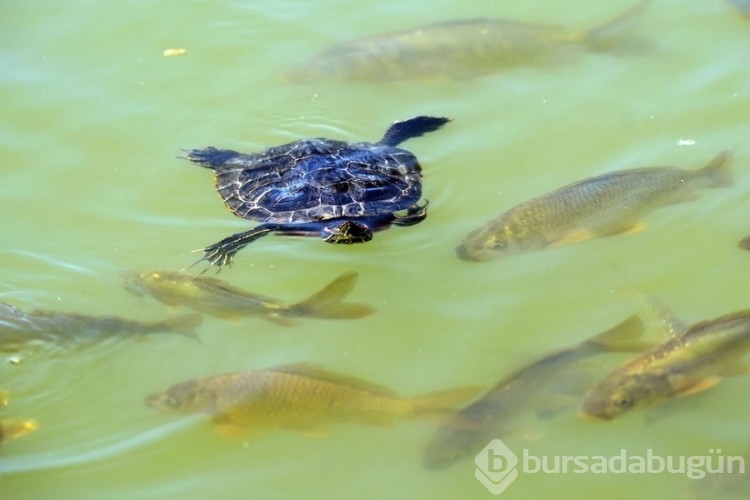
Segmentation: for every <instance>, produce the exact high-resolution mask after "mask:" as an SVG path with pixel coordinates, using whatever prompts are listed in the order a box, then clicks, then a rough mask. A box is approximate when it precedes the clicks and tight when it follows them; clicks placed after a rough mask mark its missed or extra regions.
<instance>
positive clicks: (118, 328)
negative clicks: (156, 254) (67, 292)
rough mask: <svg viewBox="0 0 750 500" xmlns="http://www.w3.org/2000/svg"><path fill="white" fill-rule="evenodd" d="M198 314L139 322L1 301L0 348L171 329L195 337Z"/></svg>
mask: <svg viewBox="0 0 750 500" xmlns="http://www.w3.org/2000/svg"><path fill="white" fill-rule="evenodd" d="M201 321H202V317H201V315H200V314H186V315H183V316H176V317H174V318H169V319H165V320H162V321H153V322H141V321H134V320H127V319H123V318H119V317H117V316H89V315H85V314H72V313H64V312H59V311H31V312H24V311H22V310H21V309H19V308H18V307H15V306H12V305H10V304H6V303H4V302H0V351H6V352H11V351H17V350H19V349H21V348H22V347H24V346H25V345H27V344H30V343H32V342H43V343H50V344H57V345H61V344H75V345H86V344H90V343H93V342H98V341H102V340H105V339H108V338H117V337H126V336H138V335H146V334H150V333H157V332H170V333H177V334H180V335H185V336H187V337H191V338H195V339H197V338H198V337H197V335H196V334H195V332H194V331H193V329H194V328H195V327H196V326H198V325H200V324H201Z"/></svg>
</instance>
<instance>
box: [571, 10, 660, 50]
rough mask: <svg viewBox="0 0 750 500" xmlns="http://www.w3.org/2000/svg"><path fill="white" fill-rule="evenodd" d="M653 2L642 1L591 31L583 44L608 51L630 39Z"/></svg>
mask: <svg viewBox="0 0 750 500" xmlns="http://www.w3.org/2000/svg"><path fill="white" fill-rule="evenodd" d="M650 4H651V0H641V1H640V2H638V3H636V4H634V5H633V6H631V7H630V8H629V9H628V10H626V11H625V12H623V13H621V14H620V15H619V16H617V17H615V18H614V19H611V20H609V21H607V22H606V23H604V24H600V25H599V26H596V27H595V28H593V29H591V30H589V31H588V32H587V33H586V34H585V35H584V36H583V43H584V44H585V45H586V46H588V47H590V48H591V49H593V50H607V49H610V48H612V47H614V46H616V45H618V44H620V43H621V42H622V41H623V40H624V39H626V38H628V37H629V36H630V35H631V34H632V32H633V30H634V29H635V26H636V24H638V22H640V20H641V17H643V12H644V11H645V10H646V8H647V7H648V6H649V5H650Z"/></svg>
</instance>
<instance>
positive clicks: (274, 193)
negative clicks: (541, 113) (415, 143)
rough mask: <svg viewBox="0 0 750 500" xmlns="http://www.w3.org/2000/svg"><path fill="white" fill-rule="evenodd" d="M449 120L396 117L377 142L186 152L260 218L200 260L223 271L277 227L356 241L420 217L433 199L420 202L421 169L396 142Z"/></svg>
mask: <svg viewBox="0 0 750 500" xmlns="http://www.w3.org/2000/svg"><path fill="white" fill-rule="evenodd" d="M449 121H450V118H444V117H432V116H417V117H414V118H410V119H407V120H403V121H397V122H395V123H393V124H392V125H391V126H390V127H389V128H388V130H387V131H386V132H385V135H384V136H383V138H382V139H381V140H380V141H378V142H375V143H370V142H344V141H338V140H333V139H326V138H320V137H318V138H310V139H300V140H297V141H294V142H290V143H287V144H283V145H281V146H274V147H270V148H267V149H265V150H263V151H261V152H259V153H254V154H243V153H239V152H237V151H233V150H231V149H217V148H215V147H212V146H209V147H206V148H203V149H191V150H187V151H186V153H187V155H186V156H185V158H186V159H188V160H190V161H191V162H193V163H196V164H198V165H200V166H203V167H205V168H209V169H211V170H213V171H214V174H215V181H216V189H217V191H218V192H219V194H220V195H221V197H222V198H223V200H224V203H225V205H226V207H227V208H228V209H229V210H230V211H231V212H232V213H234V214H235V215H237V216H238V217H242V218H244V219H250V220H255V221H258V222H261V224H259V225H257V226H255V227H254V228H252V229H250V230H249V231H244V232H241V233H236V234H233V235H231V236H229V237H227V238H224V239H223V240H221V241H219V242H217V243H215V244H213V245H210V246H208V247H205V248H204V249H203V250H202V251H203V257H202V258H201V259H200V260H199V261H198V262H200V261H202V260H206V261H208V263H209V267H211V266H217V267H218V268H219V269H221V268H222V267H223V266H225V265H228V264H231V263H232V261H233V260H234V257H235V255H236V254H237V252H239V251H240V250H242V248H244V247H245V246H247V245H248V244H249V243H252V242H253V241H255V240H257V239H259V238H261V237H263V236H266V235H268V234H270V233H272V232H276V233H277V234H283V235H294V236H320V237H321V238H322V239H323V240H324V241H326V242H328V243H338V244H354V243H364V242H367V241H370V240H371V239H372V237H373V233H374V232H376V231H380V230H383V229H387V228H388V227H390V226H391V225H396V226H410V225H414V224H418V223H419V222H422V221H423V220H424V219H425V217H426V216H427V205H428V202H427V201H426V200H425V202H424V203H423V204H420V203H419V200H420V198H421V196H422V167H421V166H420V164H419V162H418V161H417V158H416V157H415V156H414V155H413V154H412V153H411V152H409V151H406V150H404V149H401V148H398V147H397V146H398V145H399V144H401V143H402V142H404V141H406V140H407V139H411V138H413V137H419V136H421V135H423V134H425V133H427V132H432V131H435V130H438V129H439V128H441V127H442V126H443V125H445V124H446V123H448V122H449Z"/></svg>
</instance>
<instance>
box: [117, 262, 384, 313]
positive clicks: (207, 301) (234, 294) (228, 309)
mask: <svg viewBox="0 0 750 500" xmlns="http://www.w3.org/2000/svg"><path fill="white" fill-rule="evenodd" d="M357 276H358V275H357V273H355V272H348V273H343V274H341V275H340V276H339V277H337V278H336V279H334V280H333V281H331V282H330V283H329V284H328V285H326V286H325V288H323V289H322V290H320V291H319V292H317V293H315V294H313V295H311V296H310V297H308V298H307V299H305V300H303V301H302V302H297V303H296V304H287V303H285V302H282V301H281V300H278V299H274V298H272V297H266V296H264V295H259V294H255V293H250V292H246V291H244V290H240V289H238V288H235V287H233V286H232V285H230V284H228V283H227V282H225V281H221V280H218V279H216V278H208V277H204V276H191V275H189V274H186V273H182V272H178V271H153V270H149V271H135V272H128V273H124V274H123V275H122V281H123V285H124V286H125V288H127V289H128V290H130V291H131V292H133V293H135V294H138V295H142V294H145V293H148V294H150V295H152V296H153V297H155V298H156V299H157V300H159V301H160V302H163V303H164V304H166V305H168V306H186V307H189V308H191V309H195V310H197V311H201V312H204V313H206V314H210V315H213V316H218V317H221V318H226V319H235V320H236V319H239V318H242V317H245V316H256V317H259V318H262V319H266V320H268V321H273V322H274V323H278V324H281V325H290V324H294V321H293V318H299V317H308V318H333V319H352V318H361V317H363V316H367V315H370V314H372V313H374V312H375V309H373V308H372V307H370V306H369V305H367V304H359V303H351V302H343V300H344V298H346V296H347V295H349V293H350V292H351V291H352V289H353V288H354V285H355V284H356V282H357Z"/></svg>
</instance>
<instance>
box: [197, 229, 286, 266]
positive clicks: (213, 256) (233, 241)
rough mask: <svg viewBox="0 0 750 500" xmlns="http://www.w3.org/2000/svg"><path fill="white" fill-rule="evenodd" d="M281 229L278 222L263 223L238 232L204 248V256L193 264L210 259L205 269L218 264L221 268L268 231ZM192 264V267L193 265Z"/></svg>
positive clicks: (229, 263)
mask: <svg viewBox="0 0 750 500" xmlns="http://www.w3.org/2000/svg"><path fill="white" fill-rule="evenodd" d="M277 230H279V226H278V225H276V224H261V225H260V226H257V227H254V228H253V229H251V230H250V231H245V232H243V233H236V234H233V235H232V236H229V237H227V238H224V239H223V240H221V241H219V242H218V243H214V244H213V245H209V246H207V247H206V248H204V249H203V258H201V259H199V260H198V261H196V262H195V263H193V264H192V266H194V265H195V264H197V263H198V262H202V261H204V260H207V261H208V267H207V268H206V269H204V270H203V272H206V271H207V270H208V269H209V268H210V267H212V266H216V267H218V268H219V270H221V268H222V267H224V266H227V265H232V261H233V260H234V256H235V255H236V254H237V252H239V251H240V250H242V249H243V248H245V247H246V246H247V245H249V244H250V243H252V242H253V241H255V240H257V239H259V238H262V237H263V236H266V235H267V234H268V233H271V232H273V231H277ZM192 266H190V267H192Z"/></svg>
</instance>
